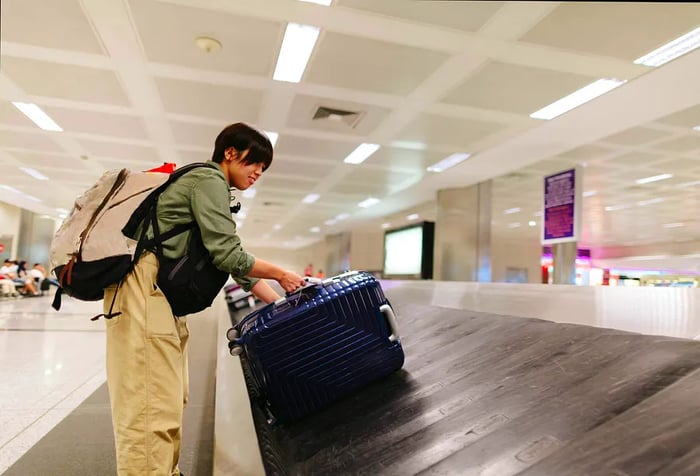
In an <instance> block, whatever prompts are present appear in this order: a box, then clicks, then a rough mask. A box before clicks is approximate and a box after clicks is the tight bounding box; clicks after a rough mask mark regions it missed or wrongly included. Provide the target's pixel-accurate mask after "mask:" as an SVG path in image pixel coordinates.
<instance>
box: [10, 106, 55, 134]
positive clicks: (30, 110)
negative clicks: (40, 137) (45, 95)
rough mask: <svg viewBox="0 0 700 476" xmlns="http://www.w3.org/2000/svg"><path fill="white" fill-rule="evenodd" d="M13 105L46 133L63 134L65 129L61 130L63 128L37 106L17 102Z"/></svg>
mask: <svg viewBox="0 0 700 476" xmlns="http://www.w3.org/2000/svg"><path fill="white" fill-rule="evenodd" d="M12 104H14V106H15V107H16V108H17V109H19V110H20V111H22V114H24V115H25V116H27V117H28V118H29V119H31V120H32V122H34V124H36V125H37V126H39V127H41V128H42V129H44V130H45V131H53V132H63V129H61V127H60V126H59V125H58V124H56V123H55V122H54V121H53V119H51V118H50V117H49V115H48V114H46V113H45V112H44V111H42V110H41V108H40V107H39V106H37V105H36V104H32V103H30V102H16V101H12Z"/></svg>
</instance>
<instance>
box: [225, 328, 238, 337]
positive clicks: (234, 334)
mask: <svg viewBox="0 0 700 476" xmlns="http://www.w3.org/2000/svg"><path fill="white" fill-rule="evenodd" d="M238 337H240V335H239V334H238V331H237V330H236V328H235V327H232V328H230V329H229V330H227V331H226V338H227V339H228V340H236V339H238Z"/></svg>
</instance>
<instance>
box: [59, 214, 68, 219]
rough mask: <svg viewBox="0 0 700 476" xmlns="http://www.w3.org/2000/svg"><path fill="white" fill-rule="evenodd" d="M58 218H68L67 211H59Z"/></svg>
mask: <svg viewBox="0 0 700 476" xmlns="http://www.w3.org/2000/svg"><path fill="white" fill-rule="evenodd" d="M58 218H61V219H66V218H68V214H67V213H61V214H60V215H58Z"/></svg>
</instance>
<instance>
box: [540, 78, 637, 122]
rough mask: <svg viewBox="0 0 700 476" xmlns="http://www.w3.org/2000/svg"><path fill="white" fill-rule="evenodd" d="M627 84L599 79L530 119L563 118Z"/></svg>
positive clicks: (614, 80) (617, 80)
mask: <svg viewBox="0 0 700 476" xmlns="http://www.w3.org/2000/svg"><path fill="white" fill-rule="evenodd" d="M625 82H626V81H622V80H619V79H599V80H598V81H594V82H592V83H591V84H589V85H588V86H584V87H583V88H581V89H579V90H578V91H575V92H573V93H571V94H569V95H568V96H566V97H563V98H561V99H560V100H558V101H556V102H553V103H552V104H550V105H549V106H546V107H544V108H542V109H540V110H539V111H536V112H533V113H532V114H530V117H532V118H533V119H545V120H550V119H554V118H555V117H557V116H561V115H562V114H564V113H565V112H569V111H570V110H572V109H574V108H576V107H578V106H580V105H581V104H584V103H587V102H588V101H590V100H592V99H595V98H597V97H598V96H602V95H603V94H605V93H607V92H608V91H611V90H613V89H615V88H616V87H618V86H620V85H622V84H624V83H625Z"/></svg>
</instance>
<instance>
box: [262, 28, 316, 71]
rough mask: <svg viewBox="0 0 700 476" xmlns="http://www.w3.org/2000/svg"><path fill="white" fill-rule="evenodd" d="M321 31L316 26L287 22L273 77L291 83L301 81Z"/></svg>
mask: <svg viewBox="0 0 700 476" xmlns="http://www.w3.org/2000/svg"><path fill="white" fill-rule="evenodd" d="M320 31H321V30H320V28H318V27H316V26H311V25H301V24H299V23H287V29H286V30H285V32H284V39H283V40H282V47H281V48H280V54H279V56H278V57H277V66H276V67H275V73H274V74H273V76H272V79H275V80H277V81H287V82H289V83H298V82H299V81H301V77H302V76H303V75H304V70H305V69H306V64H307V63H308V62H309V58H310V57H311V52H312V51H313V49H314V45H315V44H316V40H317V39H318V34H319V32H320Z"/></svg>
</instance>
